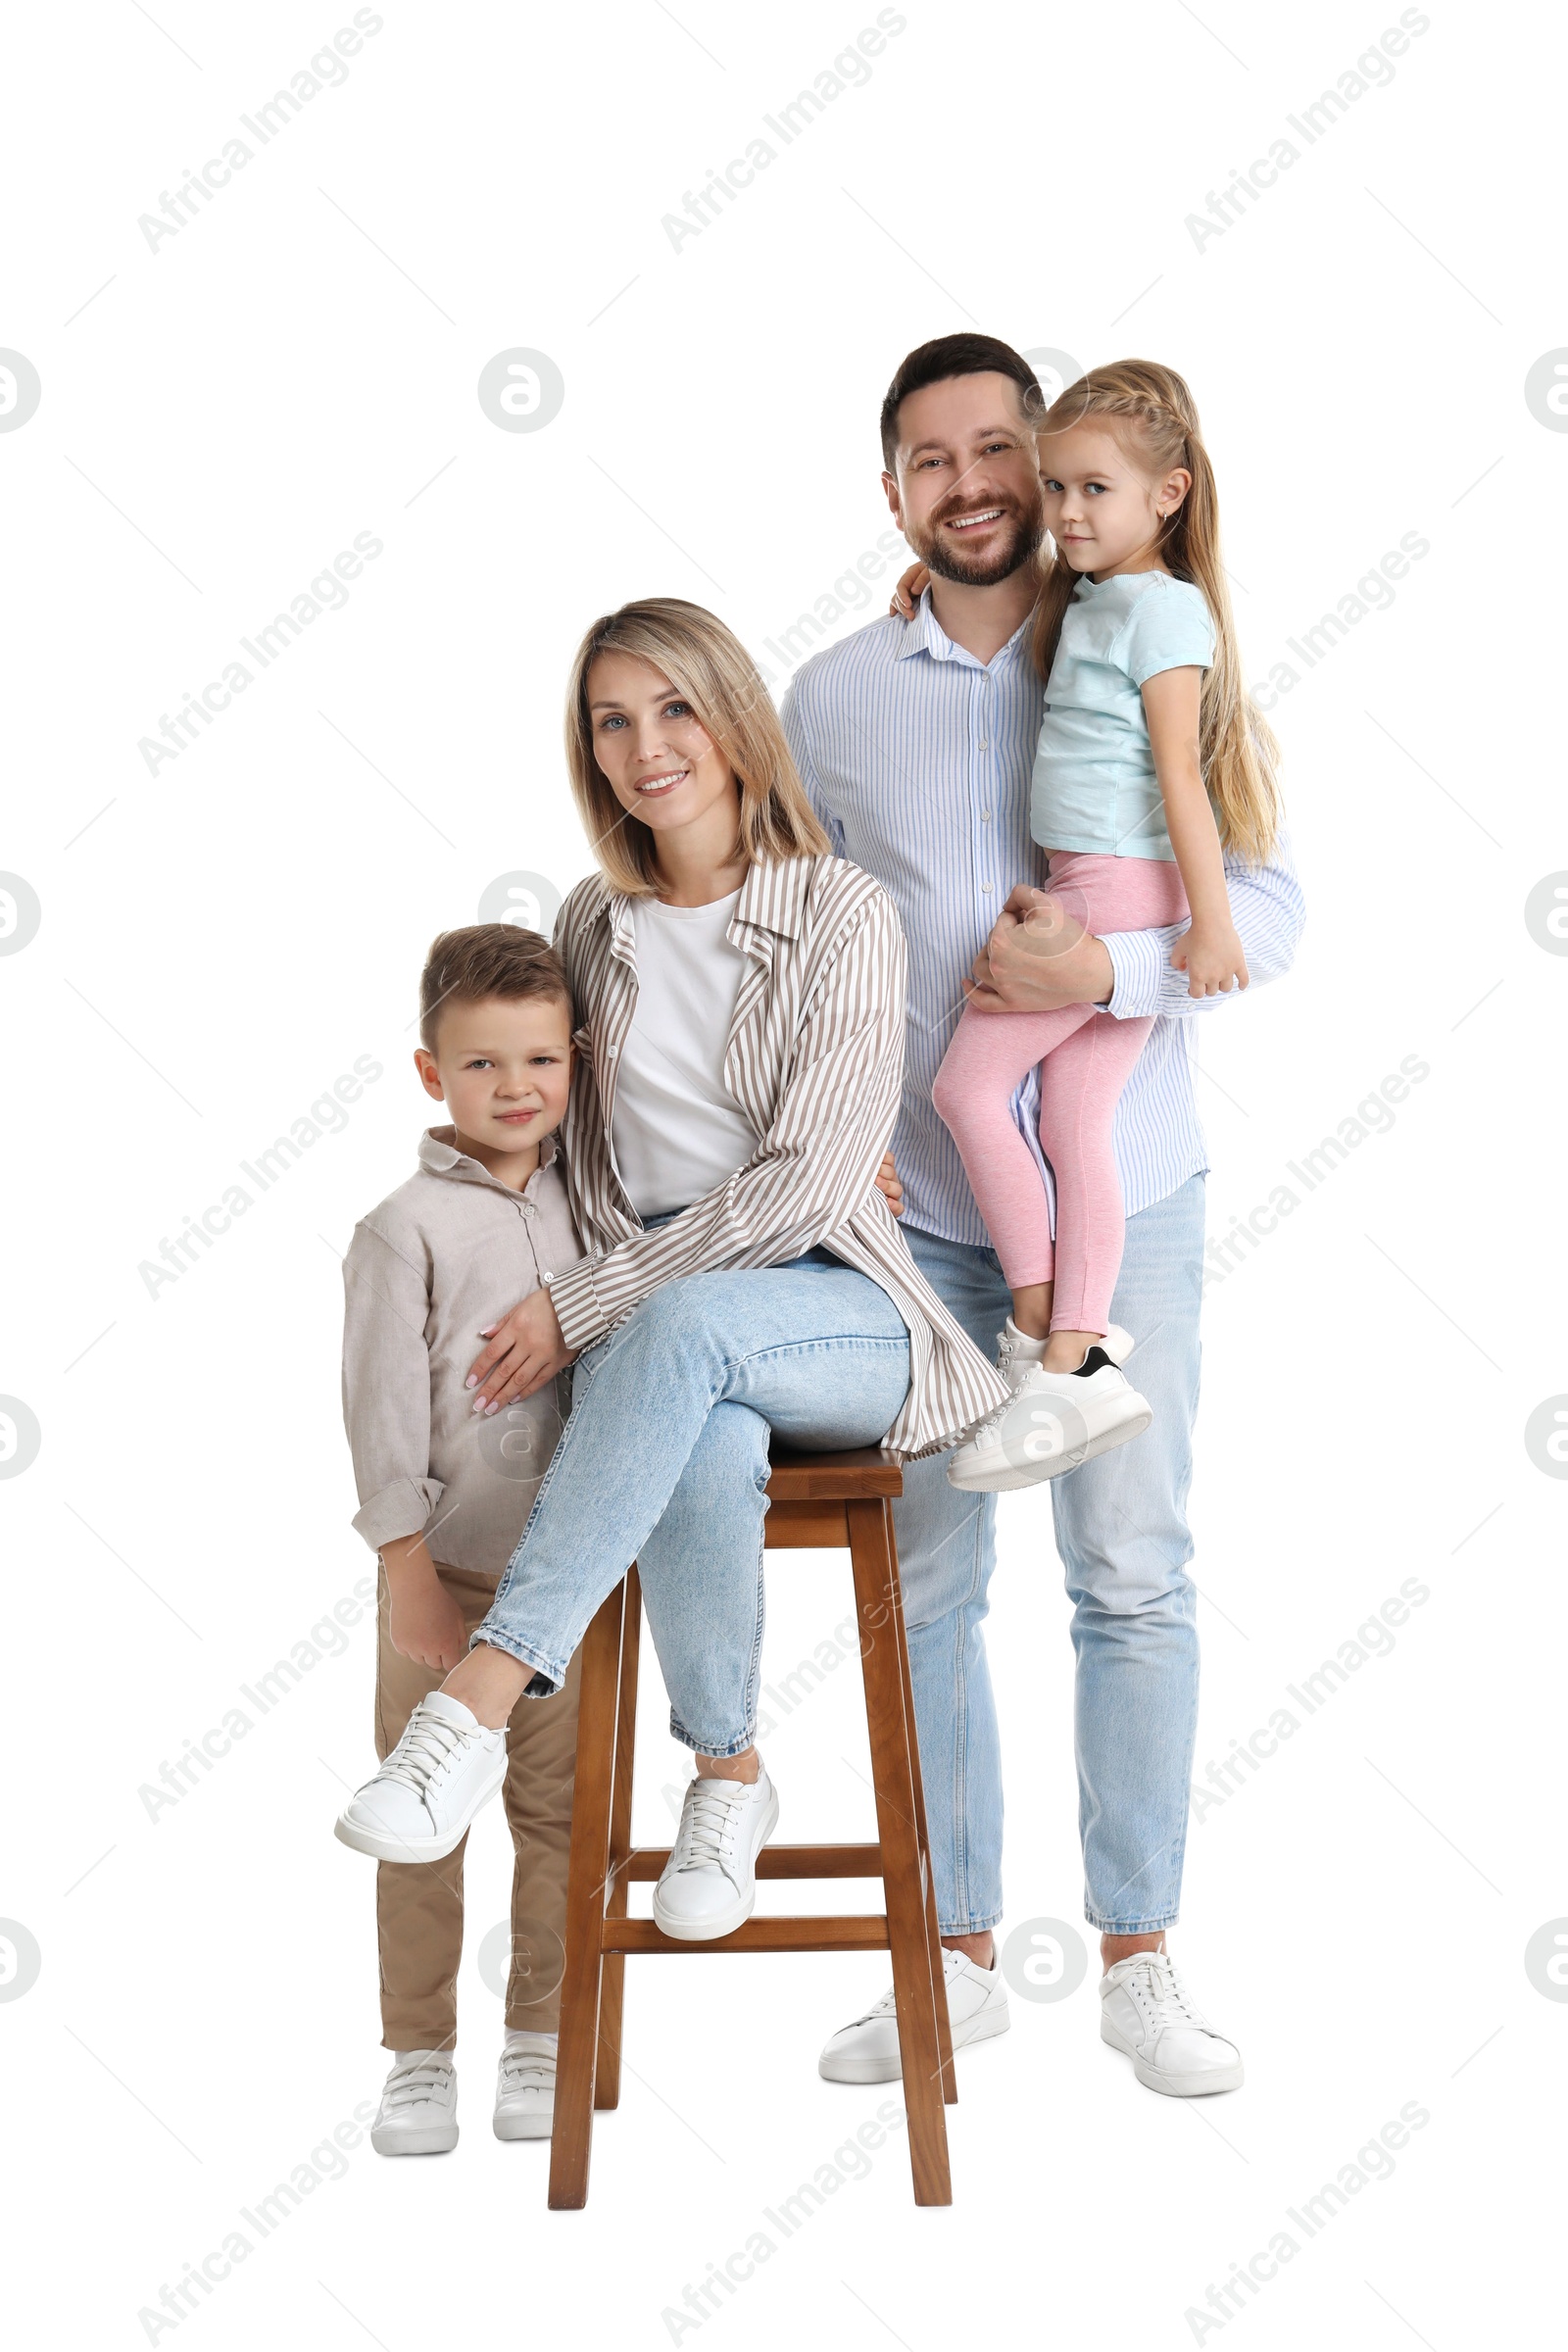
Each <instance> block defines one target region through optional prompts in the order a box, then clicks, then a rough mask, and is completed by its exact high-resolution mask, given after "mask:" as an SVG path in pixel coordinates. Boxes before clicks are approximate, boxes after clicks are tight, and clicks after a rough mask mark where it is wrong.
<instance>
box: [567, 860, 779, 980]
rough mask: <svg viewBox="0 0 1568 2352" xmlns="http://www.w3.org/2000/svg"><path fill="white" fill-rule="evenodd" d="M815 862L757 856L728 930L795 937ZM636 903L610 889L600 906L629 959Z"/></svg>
mask: <svg viewBox="0 0 1568 2352" xmlns="http://www.w3.org/2000/svg"><path fill="white" fill-rule="evenodd" d="M817 864H818V860H817V859H816V858H810V857H807V858H760V859H759V860H758V861H757V863H756V864H755V865H753V866H751V867H750V868H749V870H748V872H747V876H746V879H745V881H744V882H743V883H742V884H741V895H740V902H739V904H738V905H737V907H736V908H735V912H734V915H733V916H732V918H731V923H730V928H731V931H733V930H734V927H735V925H736V924H737V923H746V924H749V925H750V927H751V928H752V929H753V930H754V931H776V932H777V933H778V934H779V935H780V937H781V938H784V939H795V938H798V937H799V935H800V928H801V918H802V915H803V914H804V912H805V908H806V900H807V894H808V892H809V890H810V887H811V877H812V875H813V874H814V873H815V872H816V868H817ZM636 904H637V902H636V900H635V899H633V898H629V897H628V896H627V895H626V894H625V893H624V892H623V891H613V892H612V893H611V895H610V897H609V898H608V899H607V900H606V901H605V906H604V913H605V915H606V917H607V919H608V920H609V923H610V927H611V931H612V933H613V936H614V938H615V939H616V941H617V942H618V943H620V944H621V951H622V953H623V954H624V955H625V956H626V958H627V960H628V961H629V960H633V957H632V945H631V943H632V924H633V909H634V907H636Z"/></svg>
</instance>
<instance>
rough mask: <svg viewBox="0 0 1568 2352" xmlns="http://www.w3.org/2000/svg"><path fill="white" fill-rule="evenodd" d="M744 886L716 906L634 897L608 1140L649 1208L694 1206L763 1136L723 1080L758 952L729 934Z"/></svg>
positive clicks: (636, 1200) (656, 1212)
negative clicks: (629, 972)
mask: <svg viewBox="0 0 1568 2352" xmlns="http://www.w3.org/2000/svg"><path fill="white" fill-rule="evenodd" d="M740 895H741V894H740V892H739V891H738V890H737V891H735V892H733V893H732V894H731V896H730V897H729V898H727V899H715V900H714V902H713V904H712V905H711V907H665V906H663V905H662V904H661V902H660V901H659V900H657V899H638V900H636V901H634V903H633V907H632V923H633V927H634V935H635V941H636V952H637V1010H636V1014H635V1016H634V1018H633V1020H632V1025H631V1029H630V1031H629V1033H628V1035H627V1038H626V1043H625V1047H624V1049H623V1051H622V1054H621V1057H620V1067H619V1070H618V1071H617V1073H616V1076H615V1106H614V1109H613V1112H612V1114H611V1121H610V1140H611V1147H612V1149H613V1152H614V1155H615V1165H616V1167H617V1168H618V1169H619V1171H620V1178H621V1182H622V1183H623V1184H624V1186H625V1187H626V1190H627V1192H628V1193H629V1194H630V1196H631V1201H632V1206H633V1207H634V1208H635V1209H636V1211H637V1214H638V1215H639V1216H640V1217H643V1218H648V1217H659V1216H664V1215H667V1214H668V1213H669V1212H670V1211H671V1210H672V1209H680V1208H688V1207H689V1206H690V1205H691V1203H692V1201H700V1200H701V1199H702V1197H703V1195H704V1194H705V1193H711V1192H712V1191H713V1190H714V1188H715V1187H716V1186H718V1185H720V1184H722V1183H723V1181H724V1179H725V1177H726V1176H733V1175H734V1173H735V1170H736V1169H737V1168H739V1167H742V1166H744V1165H745V1163H746V1161H747V1160H749V1159H750V1158H751V1156H752V1153H753V1152H755V1151H756V1149H757V1146H758V1142H759V1137H758V1132H757V1129H756V1128H755V1127H754V1126H753V1125H752V1123H751V1120H750V1119H749V1118H748V1117H747V1116H746V1113H745V1112H744V1111H743V1110H742V1108H741V1106H740V1104H739V1103H737V1102H736V1100H735V1098H734V1096H733V1095H732V1094H731V1093H730V1091H729V1089H728V1087H726V1085H725V1084H724V1048H725V1046H726V1044H727V1043H728V1040H729V1031H730V1023H731V1021H732V1020H733V1019H734V1016H735V1000H736V998H737V996H738V995H739V994H740V985H741V981H742V980H743V978H744V977H745V974H746V970H747V967H748V964H749V963H750V960H751V959H750V957H749V956H743V955H742V953H741V951H740V949H739V948H737V947H735V946H734V945H733V944H732V942H731V940H730V938H729V936H728V933H729V926H730V922H731V920H732V918H733V916H734V913H735V909H736V907H737V906H738V905H739V903H740Z"/></svg>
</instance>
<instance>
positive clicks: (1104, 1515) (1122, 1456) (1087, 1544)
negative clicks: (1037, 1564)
mask: <svg viewBox="0 0 1568 2352" xmlns="http://www.w3.org/2000/svg"><path fill="white" fill-rule="evenodd" d="M905 1239H906V1241H907V1243H908V1245H909V1249H910V1251H911V1252H912V1254H913V1256H914V1259H915V1262H916V1264H917V1265H918V1266H919V1268H920V1270H921V1272H922V1273H923V1274H924V1276H925V1278H926V1280H927V1281H928V1282H929V1283H930V1284H931V1286H932V1288H933V1289H934V1290H935V1291H937V1292H938V1293H939V1294H940V1296H941V1297H942V1299H944V1300H945V1301H946V1303H947V1305H948V1307H949V1309H950V1311H951V1312H952V1313H953V1314H954V1316H956V1319H957V1321H958V1322H959V1323H961V1324H962V1326H963V1328H964V1330H965V1331H966V1332H967V1333H968V1334H969V1337H970V1338H971V1339H972V1340H973V1341H974V1343H975V1345H976V1346H977V1347H979V1348H983V1349H984V1350H985V1352H986V1353H987V1354H988V1355H989V1354H991V1353H992V1352H993V1351H994V1348H995V1346H996V1337H997V1334H998V1332H999V1331H1001V1329H1002V1328H1003V1324H1004V1321H1005V1317H1006V1314H1007V1311H1008V1307H1009V1305H1010V1299H1009V1297H1008V1292H1007V1286H1006V1284H1005V1282H1004V1280H1003V1278H1002V1268H1001V1266H1000V1264H999V1262H998V1260H997V1256H996V1253H995V1251H994V1250H979V1249H973V1248H970V1247H968V1246H966V1245H965V1244H963V1243H961V1242H946V1241H941V1240H939V1239H938V1238H937V1237H936V1236H935V1235H934V1234H929V1233H921V1232H919V1231H918V1230H915V1229H907V1230H906V1232H905ZM1202 1251H1203V1179H1202V1178H1201V1176H1194V1177H1193V1178H1191V1179H1190V1181H1189V1182H1188V1183H1186V1184H1184V1185H1183V1186H1182V1187H1181V1188H1180V1190H1179V1191H1177V1192H1175V1193H1172V1194H1171V1195H1170V1196H1169V1197H1168V1198H1167V1199H1166V1200H1164V1201H1156V1202H1155V1203H1154V1204H1153V1206H1152V1207H1151V1208H1145V1209H1140V1211H1139V1212H1138V1214H1137V1215H1136V1216H1134V1217H1129V1218H1128V1220H1127V1247H1126V1251H1125V1254H1124V1255H1123V1258H1122V1263H1121V1276H1120V1279H1119V1281H1118V1283H1117V1286H1116V1295H1115V1299H1114V1300H1113V1301H1112V1305H1111V1317H1112V1320H1113V1321H1114V1322H1116V1323H1119V1324H1121V1325H1122V1326H1123V1327H1124V1328H1125V1329H1126V1330H1128V1331H1130V1332H1131V1333H1132V1335H1133V1337H1134V1339H1135V1340H1136V1341H1137V1343H1138V1348H1137V1352H1136V1353H1135V1354H1134V1355H1133V1356H1132V1357H1131V1358H1130V1360H1129V1362H1128V1366H1127V1373H1128V1378H1129V1379H1130V1380H1131V1381H1132V1382H1133V1384H1134V1385H1135V1387H1137V1388H1138V1389H1140V1390H1141V1391H1142V1392H1143V1394H1144V1395H1145V1396H1146V1397H1148V1398H1149V1401H1150V1403H1151V1404H1152V1406H1153V1408H1154V1419H1153V1424H1152V1427H1151V1428H1149V1429H1148V1430H1146V1431H1145V1432H1144V1435H1143V1436H1142V1437H1140V1438H1134V1439H1133V1440H1132V1442H1131V1443H1130V1444H1129V1445H1126V1446H1116V1447H1114V1448H1113V1449H1112V1450H1111V1451H1110V1452H1109V1453H1105V1454H1102V1455H1101V1456H1100V1457H1099V1459H1098V1460H1096V1461H1093V1462H1086V1463H1085V1464H1084V1466H1083V1468H1082V1469H1081V1470H1074V1471H1072V1472H1070V1473H1069V1475H1068V1476H1067V1477H1065V1478H1058V1479H1054V1480H1053V1481H1052V1484H1051V1497H1052V1502H1053V1504H1054V1511H1055V1524H1056V1548H1057V1550H1058V1551H1059V1553H1060V1555H1061V1560H1062V1565H1063V1567H1064V1569H1065V1572H1066V1582H1067V1591H1068V1593H1069V1594H1070V1595H1071V1597H1072V1603H1073V1621H1072V1639H1073V1648H1074V1650H1075V1652H1076V1654H1077V1661H1078V1670H1077V1700H1076V1749H1077V1758H1078V1820H1079V1830H1080V1834H1081V1836H1082V1838H1083V1849H1084V1889H1085V1913H1086V1916H1087V1917H1088V1919H1089V1920H1090V1922H1091V1923H1092V1924H1093V1925H1094V1926H1095V1927H1097V1928H1098V1929H1100V1931H1101V1932H1102V1934H1105V1935H1112V1936H1135V1935H1142V1934H1145V1933H1152V1931H1153V1930H1155V1929H1157V1928H1164V1927H1169V1926H1170V1925H1171V1924H1172V1922H1173V1921H1174V1920H1175V1918H1176V1914H1177V1907H1178V1903H1179V1900H1180V1895H1181V1880H1182V1858H1183V1854H1184V1851H1185V1848H1186V1841H1187V1803H1188V1789H1189V1785H1190V1782H1191V1779H1192V1763H1193V1741H1194V1739H1195V1736H1196V1733H1197V1725H1198V1626H1197V1621H1196V1613H1195V1594H1194V1591H1193V1587H1192V1585H1191V1583H1190V1582H1189V1579H1188V1577H1187V1574H1186V1568H1187V1562H1188V1561H1189V1560H1190V1559H1191V1558H1192V1552H1193V1546H1192V1539H1191V1537H1190V1536H1189V1534H1188V1531H1187V1519H1186V1504H1187V1491H1188V1487H1189V1485H1190V1484H1191V1480H1192V1429H1193V1416H1194V1414H1195V1412H1196V1411H1197V1407H1198V1367H1199V1340H1198V1310H1199V1298H1200V1294H1201V1287H1202ZM947 1459H948V1457H947V1456H946V1455H945V1454H938V1455H933V1456H929V1457H928V1458H927V1459H926V1460H924V1461H919V1462H910V1463H907V1465H906V1467H905V1472H904V1499H903V1501H902V1502H899V1503H896V1504H895V1505H894V1520H895V1524H896V1527H897V1531H898V1544H899V1573H900V1576H901V1578H902V1580H903V1585H904V1601H905V1615H906V1620H907V1628H908V1636H909V1664H910V1670H911V1674H912V1677H913V1683H914V1713H915V1722H916V1727H917V1729H918V1732H919V1737H920V1763H921V1771H922V1777H923V1779H924V1782H925V1802H926V1813H927V1816H928V1820H929V1824H930V1833H931V1848H932V1858H933V1861H934V1863H935V1867H936V1890H937V1915H938V1918H939V1920H940V1923H941V1927H942V1932H943V1934H944V1935H945V1936H962V1935H975V1934H979V1933H980V1932H982V1931H983V1930H984V1929H987V1928H991V1927H995V1926H996V1924H997V1922H998V1920H999V1919H1000V1918H1001V1916H1002V1763H1001V1753H1000V1748H999V1743H998V1739H997V1719H996V1708H995V1704H994V1701H993V1699H992V1693H991V1677H990V1674H989V1671H988V1669H987V1665H986V1654H985V1637H984V1633H983V1630H982V1627H983V1621H984V1618H985V1614H986V1609H987V1605H988V1603H987V1588H988V1586H989V1584H990V1581H991V1572H992V1569H993V1567H994V1566H995V1564H996V1498H995V1496H994V1495H963V1494H960V1493H959V1492H958V1491H957V1489H956V1488H955V1487H950V1486H949V1484H948V1480H947ZM1022 1728H1023V1727H1020V1730H1021V1729H1022Z"/></svg>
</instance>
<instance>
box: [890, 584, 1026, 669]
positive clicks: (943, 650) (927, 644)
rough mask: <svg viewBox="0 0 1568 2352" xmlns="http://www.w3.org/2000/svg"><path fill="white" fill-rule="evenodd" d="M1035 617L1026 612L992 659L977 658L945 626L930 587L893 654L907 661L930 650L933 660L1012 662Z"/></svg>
mask: <svg viewBox="0 0 1568 2352" xmlns="http://www.w3.org/2000/svg"><path fill="white" fill-rule="evenodd" d="M1033 620H1034V613H1032V612H1030V613H1025V615H1024V617H1023V619H1022V620H1020V621H1019V623H1018V626H1017V627H1016V628H1015V629H1014V630H1013V632H1012V635H1011V636H1010V637H1009V638H1008V639H1007V642H1006V644H1005V645H1004V646H1001V647H999V649H998V651H997V652H996V653H995V654H993V655H992V657H991V660H990V662H977V661H976V660H975V657H974V656H973V654H971V653H968V652H966V651H965V650H964V648H963V647H962V646H961V645H955V644H954V642H953V639H952V638H951V637H950V636H949V635H948V633H947V631H946V630H945V629H944V628H943V626H942V624H941V622H940V621H939V620H938V619H937V616H936V613H935V610H934V609H933V606H932V603H931V591H930V589H929V588H927V589H926V590H925V592H924V594H923V595H922V597H921V599H920V603H919V608H918V610H917V611H916V613H915V615H914V618H913V619H912V620H910V621H907V622H906V624H905V630H904V642H903V643H902V645H901V646H900V647H899V649H898V652H897V653H896V654H895V655H894V660H895V661H896V662H907V660H908V659H909V657H910V655H911V654H929V655H930V657H931V659H932V661H933V662H959V663H961V664H963V665H964V666H965V667H967V668H970V669H994V668H995V667H996V666H997V664H998V663H999V662H1006V663H1009V664H1010V663H1011V662H1015V661H1016V660H1017V659H1018V656H1019V655H1020V653H1021V652H1022V651H1023V647H1024V641H1025V639H1026V637H1027V635H1028V632H1029V629H1030V626H1031V624H1032V622H1033Z"/></svg>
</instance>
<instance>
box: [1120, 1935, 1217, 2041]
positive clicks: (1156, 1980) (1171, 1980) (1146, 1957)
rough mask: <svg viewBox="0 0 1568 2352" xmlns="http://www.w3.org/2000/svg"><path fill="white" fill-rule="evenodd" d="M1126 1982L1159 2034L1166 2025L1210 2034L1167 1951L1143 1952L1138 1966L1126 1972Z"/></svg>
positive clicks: (1205, 2019)
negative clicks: (1190, 2028) (1195, 2029)
mask: <svg viewBox="0 0 1568 2352" xmlns="http://www.w3.org/2000/svg"><path fill="white" fill-rule="evenodd" d="M1125 1982H1126V1984H1127V1989H1128V1991H1129V1992H1131V1993H1132V1995H1133V1998H1134V1999H1135V2000H1136V2001H1137V2003H1138V2006H1139V2008H1140V2009H1141V2010H1142V2011H1143V2013H1144V2015H1145V2017H1146V2018H1147V2020H1148V2022H1149V2024H1150V2026H1151V2027H1152V2029H1153V2031H1154V2032H1155V2033H1156V2034H1157V2033H1160V2032H1161V2031H1162V2030H1163V2029H1164V2028H1165V2027H1166V2026H1197V2027H1199V2028H1200V2029H1201V2031H1202V2032H1203V2033H1208V2032H1210V2031H1211V2029H1210V2027H1209V2023H1208V2020H1207V2018H1206V2017H1204V2016H1203V2014H1202V2012H1201V2010H1200V2009H1199V2008H1198V2006H1197V2005H1196V2003H1195V2002H1194V2000H1193V1998H1192V1995H1191V1994H1190V1993H1189V1992H1188V1989H1187V1987H1186V1985H1184V1984H1183V1983H1182V1980H1181V1977H1180V1975H1179V1974H1178V1973H1177V1968H1176V1963H1175V1961H1174V1960H1173V1959H1172V1958H1171V1956H1170V1954H1169V1953H1168V1952H1141V1953H1140V1954H1139V1956H1138V1961H1137V1964H1136V1965H1135V1966H1134V1967H1132V1968H1130V1969H1129V1970H1128V1971H1127V1977H1126V1980H1125Z"/></svg>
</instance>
